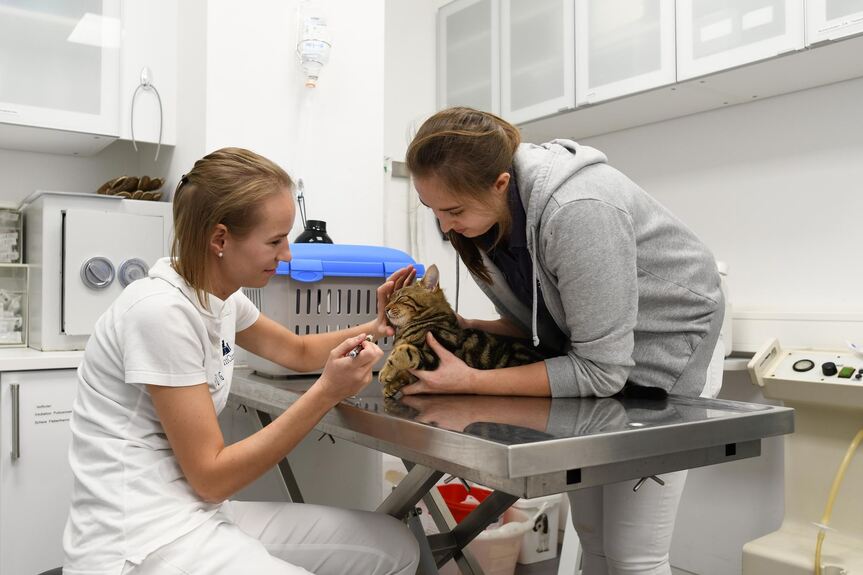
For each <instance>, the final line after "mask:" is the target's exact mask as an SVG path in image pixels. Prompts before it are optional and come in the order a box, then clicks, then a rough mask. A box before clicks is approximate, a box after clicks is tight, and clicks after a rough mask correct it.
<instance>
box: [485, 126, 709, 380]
mask: <svg viewBox="0 0 863 575" xmlns="http://www.w3.org/2000/svg"><path fill="white" fill-rule="evenodd" d="M513 165H514V171H515V177H516V184H517V186H518V190H519V194H520V196H521V200H522V204H523V205H524V208H525V213H526V215H527V248H528V251H529V252H530V255H531V259H532V261H533V276H534V281H533V290H534V297H533V309H528V308H527V307H526V306H525V305H524V304H523V303H521V302H520V301H519V300H518V299H517V298H516V297H515V295H514V294H513V292H512V290H510V288H509V286H508V285H507V282H506V279H505V278H504V276H503V274H502V273H501V272H500V270H498V269H497V268H496V267H495V266H494V264H492V263H491V261H490V260H489V259H488V257H486V256H485V254H484V253H483V260H484V262H485V265H486V266H487V268H488V270H489V272H490V274H491V277H492V283H491V284H487V283H485V282H484V281H482V280H481V279H479V278H475V279H476V282H477V284H478V285H479V286H480V288H481V289H482V290H483V291H484V292H485V293H486V295H487V296H488V297H489V298H490V299H491V301H492V302H493V303H494V304H495V306H496V307H497V309H498V311H499V312H500V313H501V315H502V316H504V317H506V318H508V319H510V320H511V321H514V322H515V323H516V324H517V325H519V326H521V327H522V328H523V329H524V330H525V331H528V330H529V331H530V332H531V333H532V335H533V341H534V345H538V344H539V341H540V340H541V339H543V340H544V343H550V344H551V345H552V346H553V347H556V348H558V349H561V350H563V351H564V352H565V355H562V356H559V357H553V358H550V359H547V360H546V362H545V364H546V369H547V371H548V379H549V382H550V385H551V395H552V396H553V397H568V396H569V397H572V396H601V397H604V396H609V395H613V394H615V393H617V392H618V391H620V390H621V389H622V388H623V386H624V384H626V383H627V382H630V383H634V384H638V385H643V386H649V387H659V388H662V389H664V390H666V391H668V392H670V393H675V394H681V395H692V396H697V395H699V394H700V393H701V390H702V388H703V387H704V383H705V379H706V373H707V366H708V364H709V363H710V359H711V357H712V355H713V350H714V348H715V346H716V342H717V340H718V339H719V330H720V328H721V326H722V318H723V314H724V302H723V299H722V292H721V290H720V287H719V273H718V272H717V269H716V262H715V260H714V258H713V256H712V255H711V253H710V251H709V250H708V249H707V247H706V246H705V245H704V244H703V243H701V241H700V240H699V239H698V238H697V237H696V236H695V234H693V233H692V232H691V231H690V230H689V229H688V228H687V227H686V226H685V225H684V224H683V223H682V222H680V221H679V220H678V219H677V218H675V217H674V216H673V215H671V213H670V212H669V211H668V210H666V209H665V208H664V207H663V206H662V205H660V204H659V203H658V202H657V201H656V200H654V199H653V198H651V197H650V196H649V195H648V194H647V193H646V192H644V190H642V189H641V188H639V187H638V186H637V185H636V184H635V183H633V182H632V181H631V180H629V179H628V178H627V177H626V176H624V175H623V174H621V173H620V172H618V171H617V170H615V169H614V168H612V167H610V166H609V165H607V164H606V157H605V155H604V154H602V153H601V152H599V151H598V150H595V149H593V148H590V147H587V146H580V145H579V144H576V143H575V142H572V141H570V140H554V141H552V142H549V143H546V144H542V145H534V144H522V145H521V146H519V148H518V150H517V151H516V154H515V158H514V160H513ZM480 251H481V252H482V250H480ZM537 287H538V288H539V289H541V290H542V294H543V296H544V298H545V302H546V305H547V306H548V311H549V313H550V315H551V317H552V318H553V320H554V323H555V324H557V325H556V327H557V329H554V328H555V326H552V325H542V324H541V323H540V324H539V325H538V324H537V312H536V299H537V298H536V290H537ZM561 335H563V337H564V338H565V340H564V341H555V340H556V339H557V340H559V339H560V338H561ZM566 340H568V341H566Z"/></svg>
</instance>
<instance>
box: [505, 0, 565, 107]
mask: <svg viewBox="0 0 863 575" xmlns="http://www.w3.org/2000/svg"><path fill="white" fill-rule="evenodd" d="M573 3H574V0H531V1H530V2H525V1H524V0H503V2H502V4H501V97H502V102H501V114H502V115H503V117H504V118H506V119H507V120H508V121H510V122H513V123H519V122H526V121H529V120H535V119H537V118H540V117H542V116H548V115H551V114H556V113H557V112H560V111H562V110H565V109H571V108H574V107H575V82H574V80H573V76H574V68H575V62H574V59H575V54H574V51H575V49H574V46H573V30H574V27H575V23H574V17H573Z"/></svg>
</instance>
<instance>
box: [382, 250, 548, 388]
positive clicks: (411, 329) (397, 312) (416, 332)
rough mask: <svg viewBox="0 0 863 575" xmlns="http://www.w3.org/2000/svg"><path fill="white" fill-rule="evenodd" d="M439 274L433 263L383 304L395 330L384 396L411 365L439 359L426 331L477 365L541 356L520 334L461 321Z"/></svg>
mask: <svg viewBox="0 0 863 575" xmlns="http://www.w3.org/2000/svg"><path fill="white" fill-rule="evenodd" d="M438 279H439V275H438V269H437V266H434V265H432V266H431V267H429V268H428V269H427V270H426V273H425V276H423V278H422V280H420V281H418V282H415V283H413V284H411V285H409V286H405V287H403V288H401V289H400V290H398V291H397V292H395V293H394V294H393V295H392V297H391V298H390V302H389V303H388V304H387V307H386V314H387V319H388V320H389V322H390V323H391V324H392V325H393V327H395V330H396V334H395V339H394V340H393V349H392V351H391V352H390V354H389V356H388V357H387V360H386V363H385V364H384V367H383V369H381V371H380V374H379V375H378V378H379V379H380V382H381V384H383V388H384V395H385V396H386V397H393V396H394V395H396V394H397V393H398V392H399V390H400V389H401V388H402V387H404V386H405V385H408V384H410V383H413V382H415V381H416V380H417V378H416V377H415V376H414V375H412V374H411V373H410V372H409V371H408V370H409V369H423V370H433V369H435V368H437V366H438V364H439V363H440V360H439V359H438V357H437V356H436V355H435V354H434V352H433V351H432V349H431V347H430V346H429V345H428V343H427V342H426V333H427V332H432V335H434V337H435V339H436V340H437V341H438V342H439V343H440V344H441V345H442V346H443V347H445V348H446V349H448V350H449V351H451V352H452V353H454V354H455V355H456V356H457V357H458V358H459V359H461V360H462V361H464V362H465V363H466V364H467V365H469V366H470V367H473V368H477V369H496V368H501V367H513V366H516V365H524V364H527V363H534V362H537V361H540V360H542V359H543V356H542V355H541V354H540V353H539V352H538V351H536V350H535V349H534V348H532V347H530V346H529V345H527V344H526V343H524V342H522V341H520V340H516V339H512V338H508V337H504V336H500V335H495V334H490V333H486V332H484V331H480V330H478V329H463V328H461V327H459V325H458V319H457V317H456V314H455V312H454V311H453V309H452V307H450V305H449V303H448V302H447V300H446V297H444V295H443V291H442V290H441V289H440V287H439V286H438Z"/></svg>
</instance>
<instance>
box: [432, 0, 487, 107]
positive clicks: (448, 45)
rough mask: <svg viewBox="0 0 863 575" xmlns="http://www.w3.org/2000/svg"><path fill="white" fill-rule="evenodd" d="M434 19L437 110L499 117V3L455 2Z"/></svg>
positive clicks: (463, 0) (475, 0) (472, 0)
mask: <svg viewBox="0 0 863 575" xmlns="http://www.w3.org/2000/svg"><path fill="white" fill-rule="evenodd" d="M437 19H438V21H437V26H438V39H437V46H438V57H437V67H438V81H437V84H438V107H439V108H446V107H450V106H469V107H471V108H476V109H478V110H484V111H486V112H493V113H495V114H499V113H500V2H499V0H456V1H455V2H452V3H450V4H447V5H446V6H443V7H442V8H441V9H440V10H439V11H438V16H437Z"/></svg>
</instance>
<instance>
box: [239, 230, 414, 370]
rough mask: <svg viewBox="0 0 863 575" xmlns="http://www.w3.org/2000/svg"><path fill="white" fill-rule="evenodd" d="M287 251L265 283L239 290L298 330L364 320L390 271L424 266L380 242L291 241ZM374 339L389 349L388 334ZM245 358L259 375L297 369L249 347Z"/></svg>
mask: <svg viewBox="0 0 863 575" xmlns="http://www.w3.org/2000/svg"><path fill="white" fill-rule="evenodd" d="M291 253H292V256H293V257H292V259H291V261H290V262H281V263H279V266H278V267H277V268H276V274H275V276H274V277H273V278H272V279H270V282H269V283H268V284H267V285H266V286H265V287H263V288H243V292H244V293H245V294H246V295H247V296H248V297H249V299H251V300H252V302H253V303H254V304H255V305H256V306H257V307H258V309H259V310H261V313H263V314H264V315H266V316H267V317H269V318H270V319H272V320H274V321H277V322H279V323H280V324H282V325H284V326H285V327H287V328H288V329H290V330H291V331H293V332H294V333H296V334H297V335H307V334H316V333H328V332H331V331H338V330H340V329H345V328H348V327H353V326H355V325H358V324H361V323H366V322H367V321H369V320H372V319H374V318H375V317H377V313H378V311H377V296H376V291H377V288H378V286H380V285H381V284H382V283H383V282H384V281H386V278H387V277H389V276H390V274H392V273H393V272H395V271H396V270H399V269H401V268H403V267H405V266H406V265H409V264H413V266H414V267H415V268H416V269H417V275H418V276H422V275H423V272H424V268H423V266H421V265H418V264H417V263H416V262H414V260H413V258H411V257H410V256H409V255H408V254H406V253H404V252H403V251H400V250H396V249H392V248H385V247H379V246H357V245H346V244H291ZM378 345H379V346H380V347H381V349H383V350H384V351H389V349H390V348H391V347H392V338H385V339H383V340H380V341H378ZM248 363H249V367H251V368H252V369H253V370H255V372H257V373H258V374H260V375H265V376H269V377H285V376H289V375H298V373H297V372H295V371H292V370H290V369H287V368H285V367H282V366H280V365H277V364H275V363H273V362H271V361H267V360H266V359H263V358H262V357H259V356H257V355H254V354H252V353H250V354H249V360H248ZM380 367H381V365H378V366H376V370H377V369H379V368H380ZM318 373H320V372H318Z"/></svg>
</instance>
